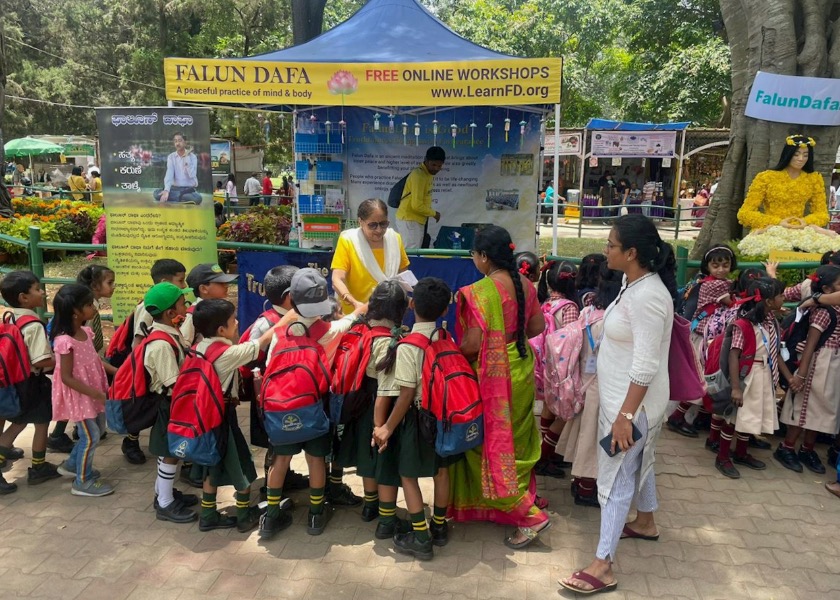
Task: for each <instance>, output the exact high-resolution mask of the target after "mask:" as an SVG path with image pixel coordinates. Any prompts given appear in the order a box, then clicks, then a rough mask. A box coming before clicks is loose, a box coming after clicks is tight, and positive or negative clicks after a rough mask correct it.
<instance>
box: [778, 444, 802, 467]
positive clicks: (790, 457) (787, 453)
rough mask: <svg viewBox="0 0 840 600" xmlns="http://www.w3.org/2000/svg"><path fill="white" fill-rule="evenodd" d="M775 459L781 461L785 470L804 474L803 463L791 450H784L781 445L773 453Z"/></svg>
mask: <svg viewBox="0 0 840 600" xmlns="http://www.w3.org/2000/svg"><path fill="white" fill-rule="evenodd" d="M773 458H775V459H776V460H777V461H779V462H780V463H781V464H782V466H783V467H784V468H785V469H790V470H791V471H796V472H797V473H801V472H802V463H801V462H799V459H798V458H797V457H796V452H794V451H793V450H791V449H790V448H784V447H782V445H781V444H779V447H778V448H776V450H775V452H773Z"/></svg>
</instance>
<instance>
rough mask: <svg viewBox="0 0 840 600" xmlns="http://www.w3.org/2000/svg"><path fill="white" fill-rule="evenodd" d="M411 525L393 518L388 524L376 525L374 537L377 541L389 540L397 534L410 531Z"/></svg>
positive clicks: (403, 520)
mask: <svg viewBox="0 0 840 600" xmlns="http://www.w3.org/2000/svg"><path fill="white" fill-rule="evenodd" d="M412 530H413V529H412V527H411V523H409V522H408V521H406V520H405V519H400V518H394V520H393V521H391V522H390V523H382V522H381V521H380V522H379V523H378V524H377V525H376V531H375V532H374V534H373V535H374V537H376V539H377V540H390V539H391V538H393V537H394V536H395V535H397V534H398V533H408V532H409V531H412Z"/></svg>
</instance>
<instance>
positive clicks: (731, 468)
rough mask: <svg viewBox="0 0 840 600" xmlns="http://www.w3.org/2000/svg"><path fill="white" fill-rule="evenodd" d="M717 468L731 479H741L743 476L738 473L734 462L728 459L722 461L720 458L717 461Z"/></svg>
mask: <svg viewBox="0 0 840 600" xmlns="http://www.w3.org/2000/svg"><path fill="white" fill-rule="evenodd" d="M715 468H716V469H717V470H718V471H720V472H721V473H723V474H724V475H725V476H726V477H729V479H740V478H741V474H740V473H739V472H738V469H736V468H735V465H733V464H732V461H731V460H729V459H728V458H727V459H726V460H720V459H719V458H716V459H715Z"/></svg>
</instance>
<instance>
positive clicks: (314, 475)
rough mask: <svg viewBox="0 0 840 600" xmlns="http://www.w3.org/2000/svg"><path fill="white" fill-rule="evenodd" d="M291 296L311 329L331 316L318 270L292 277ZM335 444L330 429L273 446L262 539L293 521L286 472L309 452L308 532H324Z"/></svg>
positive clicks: (347, 320) (337, 325)
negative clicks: (286, 506) (284, 504)
mask: <svg viewBox="0 0 840 600" xmlns="http://www.w3.org/2000/svg"><path fill="white" fill-rule="evenodd" d="M289 296H290V297H291V301H292V308H294V310H295V312H296V314H297V315H298V317H297V318H296V321H295V322H296V323H302V324H303V325H305V326H306V327H307V328H310V327H311V326H312V325H313V324H314V323H315V322H316V321H318V320H320V319H322V318H323V317H325V316H327V315H329V314H330V313H331V311H332V307H331V305H330V297H329V291H328V290H327V282H326V280H325V279H324V277H323V276H322V275H321V273H320V272H318V271H317V270H316V269H311V268H306V269H300V270H299V271H298V272H297V273H295V274H294V276H293V277H292V283H291V287H290V289H289ZM366 310H367V305H364V306H362V307H360V308H358V309H356V311H355V312H353V313H351V314H350V315H347V316H345V317H343V318H342V319H340V320H338V321H333V322H332V323H330V324H329V328H328V330H327V332H326V333H324V334H323V335H322V336H321V338H319V339H318V343H319V344H320V345H321V346H324V347H326V346H327V345H328V344H329V343H330V342H331V341H332V340H333V339H334V338H335V337H336V336H339V335H341V334H343V333H345V332H346V331H347V330H349V329H350V326H351V325H352V324H353V321H354V320H355V319H356V317H357V316H358V315H359V314H362V313H364V312H365V311H366ZM298 329H302V328H297V327H290V328H289V329H288V333H289V335H304V333H303V331H298ZM276 341H277V336H275V337H274V339H272V341H271V346H269V349H268V356H269V361H270V360H271V358H270V357H271V356H272V355H273V350H274V345H275V344H276ZM269 375H270V373H266V377H268V376H269ZM331 446H332V433H331V432H327V433H326V434H324V435H322V436H320V437H317V438H315V439H313V440H309V441H307V442H301V443H295V444H281V445H274V446H273V447H272V451H273V453H274V462H273V464H272V465H271V468H270V469H269V471H268V479H267V481H266V488H267V490H266V491H267V500H268V507H267V509H266V513H265V514H264V515H263V516H262V518H261V520H260V537H261V538H263V539H269V538H272V537H274V536H275V535H276V534H277V533H278V532H279V531H281V530H282V529H285V528H286V527H288V526H289V525H290V524H291V522H292V517H291V515H290V514H289V512H288V511H285V510H281V505H280V500H281V498H282V497H283V486H284V485H285V478H286V473H287V471H288V469H289V465H290V464H291V462H292V457H293V456H294V455H295V454H299V453H300V452H304V453H305V455H306V463H307V465H308V466H309V515H308V516H307V533H309V534H310V535H320V534H321V533H323V531H324V528H325V527H326V525H327V521H328V520H329V518H330V516H331V514H330V511H325V510H324V499H325V489H324V488H325V486H326V479H327V473H326V460H325V459H326V457H327V456H328V455H329V454H330V452H331Z"/></svg>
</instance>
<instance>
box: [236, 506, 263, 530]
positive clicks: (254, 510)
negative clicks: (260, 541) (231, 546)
mask: <svg viewBox="0 0 840 600" xmlns="http://www.w3.org/2000/svg"><path fill="white" fill-rule="evenodd" d="M262 515H263V511H262V509H261V508H260V507H259V506H251V507H250V508H248V515H247V516H246V517H245V518H244V519H240V518H239V517H237V518H236V529H237V530H238V531H239V533H248V532H249V531H251V530H252V529H253V528H254V527H257V526H258V525H259V524H260V517H262Z"/></svg>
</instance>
